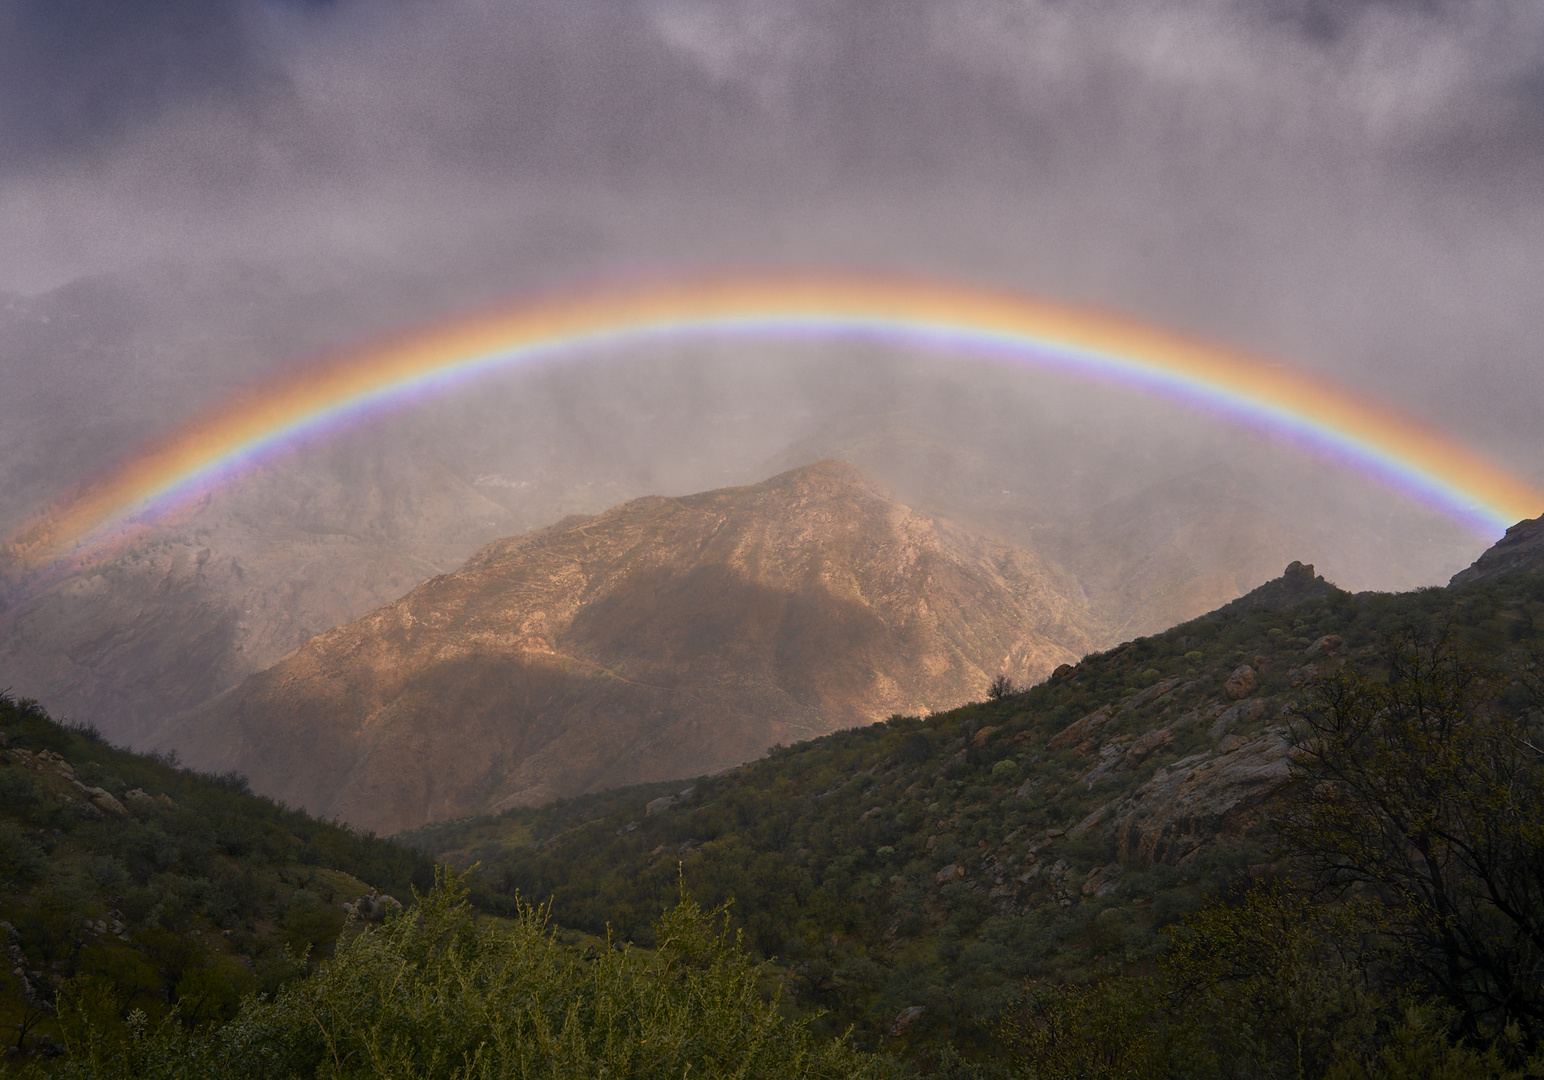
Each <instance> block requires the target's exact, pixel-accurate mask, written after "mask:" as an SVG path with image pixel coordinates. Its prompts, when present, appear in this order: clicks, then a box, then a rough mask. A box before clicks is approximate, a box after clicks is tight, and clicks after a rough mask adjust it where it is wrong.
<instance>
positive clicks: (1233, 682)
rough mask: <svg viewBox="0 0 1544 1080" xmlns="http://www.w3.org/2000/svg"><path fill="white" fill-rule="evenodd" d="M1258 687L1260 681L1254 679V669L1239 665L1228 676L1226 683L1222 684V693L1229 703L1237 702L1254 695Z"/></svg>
mask: <svg viewBox="0 0 1544 1080" xmlns="http://www.w3.org/2000/svg"><path fill="white" fill-rule="evenodd" d="M1258 685H1260V680H1259V678H1258V677H1256V675H1255V670H1254V668H1252V667H1250V666H1249V665H1248V664H1240V665H1239V666H1238V667H1236V668H1234V669H1233V674H1232V675H1229V676H1228V681H1227V682H1225V683H1223V684H1222V692H1223V693H1224V694H1226V695H1227V697H1228V700H1229V701H1237V700H1238V699H1239V698H1246V697H1248V696H1249V695H1250V694H1252V693H1254V691H1255V687H1256V686H1258Z"/></svg>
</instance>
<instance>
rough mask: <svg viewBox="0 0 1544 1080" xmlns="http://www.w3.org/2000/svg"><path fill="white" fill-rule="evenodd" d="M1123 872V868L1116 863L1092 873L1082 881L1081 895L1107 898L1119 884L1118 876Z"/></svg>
mask: <svg viewBox="0 0 1544 1080" xmlns="http://www.w3.org/2000/svg"><path fill="white" fill-rule="evenodd" d="M1123 872H1124V868H1123V867H1122V866H1121V864H1120V863H1118V862H1115V863H1110V865H1108V866H1101V867H1099V869H1097V870H1094V871H1092V872H1091V873H1090V874H1089V875H1088V876H1087V877H1086V878H1084V879H1083V890H1082V891H1083V895H1084V896H1109V895H1110V894H1111V893H1112V892H1114V891H1115V887H1116V885H1118V884H1120V876H1121V874H1122V873H1123Z"/></svg>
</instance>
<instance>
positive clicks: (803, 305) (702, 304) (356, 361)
mask: <svg viewBox="0 0 1544 1080" xmlns="http://www.w3.org/2000/svg"><path fill="white" fill-rule="evenodd" d="M713 339H723V340H739V339H763V340H765V339H785V340H800V339H810V340H818V341H832V340H844V339H845V340H858V341H866V342H873V343H878V344H882V345H886V346H893V347H897V348H902V349H906V350H911V351H926V352H934V353H939V354H942V355H947V356H958V357H968V358H972V359H978V360H981V359H985V360H995V361H1001V362H1006V363H1011V364H1018V365H1022V366H1025V367H1028V368H1040V369H1049V370H1057V371H1061V372H1066V373H1070V374H1072V375H1076V376H1081V377H1085V378H1093V379H1104V380H1109V381H1111V382H1114V383H1118V384H1120V385H1123V386H1129V387H1133V388H1138V389H1142V390H1146V391H1148V392H1151V393H1155V394H1158V395H1161V396H1163V397H1165V398H1168V399H1170V400H1173V401H1177V402H1179V403H1181V404H1184V405H1186V406H1188V407H1191V408H1197V409H1201V410H1204V411H1206V412H1208V413H1210V414H1213V415H1221V416H1223V417H1226V418H1228V419H1231V420H1233V421H1234V422H1237V423H1242V424H1244V425H1247V426H1252V427H1255V428H1259V429H1263V430H1265V431H1269V432H1271V433H1273V434H1276V435H1280V436H1285V437H1287V438H1290V439H1292V440H1294V441H1296V442H1298V443H1299V444H1301V445H1304V446H1306V447H1307V448H1308V449H1310V450H1311V451H1313V452H1316V453H1318V454H1319V455H1321V456H1323V457H1326V458H1329V459H1332V460H1334V461H1336V462H1338V463H1340V464H1342V465H1344V466H1348V467H1350V468H1353V469H1356V470H1358V471H1360V472H1362V473H1364V474H1367V475H1369V476H1371V477H1373V478H1375V479H1376V480H1378V481H1379V482H1381V483H1383V484H1385V485H1387V486H1389V487H1391V488H1394V489H1396V490H1398V491H1400V492H1402V493H1404V494H1405V495H1407V496H1409V497H1412V498H1415V499H1417V500H1419V501H1421V502H1423V503H1425V504H1427V505H1429V506H1431V507H1433V508H1435V509H1437V510H1439V511H1441V512H1443V513H1445V514H1447V515H1449V516H1451V517H1452V518H1454V519H1456V520H1458V521H1459V522H1461V523H1463V524H1465V525H1467V526H1469V527H1470V528H1473V529H1474V530H1476V531H1477V532H1481V533H1486V534H1490V535H1498V534H1499V532H1500V531H1502V530H1504V529H1505V528H1506V527H1507V526H1508V525H1510V524H1512V523H1514V522H1516V521H1518V520H1520V519H1522V518H1525V517H1531V516H1534V515H1536V514H1538V513H1540V512H1541V511H1544V493H1541V492H1539V491H1538V490H1536V489H1535V488H1533V487H1532V486H1530V485H1529V484H1527V483H1526V482H1524V481H1523V480H1521V479H1520V478H1518V477H1516V476H1514V475H1512V474H1511V473H1509V472H1507V471H1506V470H1504V469H1502V468H1500V467H1498V466H1496V465H1494V464H1492V463H1491V462H1489V461H1487V460H1485V459H1484V458H1483V457H1481V456H1480V455H1479V454H1477V453H1475V452H1474V451H1473V450H1471V449H1469V448H1467V447H1465V446H1463V445H1462V444H1461V443H1459V442H1458V441H1456V440H1455V439H1453V438H1451V437H1449V436H1446V435H1444V434H1442V433H1440V432H1438V431H1436V430H1435V429H1433V428H1431V427H1429V426H1427V425H1424V424H1421V423H1419V422H1417V421H1415V420H1413V419H1410V418H1408V417H1404V416H1401V415H1399V414H1398V413H1397V412H1395V411H1394V410H1392V409H1389V408H1387V407H1385V406H1382V405H1380V404H1377V403H1376V402H1373V401H1370V400H1367V399H1365V398H1363V397H1360V396H1358V395H1356V394H1354V393H1352V392H1350V391H1348V390H1345V389H1343V388H1341V387H1338V386H1336V385H1334V384H1333V383H1332V382H1330V381H1329V380H1326V379H1324V378H1322V377H1320V376H1317V375H1313V374H1309V373H1307V372H1303V371H1298V370H1294V369H1292V368H1290V367H1287V366H1284V365H1281V364H1277V363H1269V362H1266V361H1263V360H1260V359H1256V358H1253V357H1250V356H1248V355H1245V354H1243V353H1241V352H1236V351H1232V350H1228V349H1224V348H1221V347H1218V346H1216V345H1212V344H1208V343H1206V342H1202V341H1198V340H1194V339H1190V338H1187V337H1184V336H1182V335H1179V334H1175V333H1171V332H1169V331H1166V330H1162V329H1158V328H1156V327H1151V326H1146V325H1143V324H1140V323H1137V322H1135V321H1132V320H1129V319H1126V318H1124V317H1121V316H1117V315H1113V314H1110V313H1106V312H1101V311H1095V310H1089V309H1082V308H1075V307H1068V306H1061V305H1056V304H1049V303H1045V302H1042V301H1038V300H1034V299H1030V298H1027V297H1022V296H1015V295H1012V294H1007V293H1001V292H995V291H991V290H987V289H980V288H973V287H968V286H961V285H957V284H945V283H938V282H931V281H921V280H914V279H887V278H880V277H821V276H812V275H787V276H765V277H718V278H712V277H701V278H693V279H688V280H682V281H677V282H674V283H671V284H666V285H655V286H648V287H627V288H614V289H609V290H605V289H603V290H598V291H595V292H592V293H589V294H586V295H579V296H575V297H571V298H564V299H556V300H553V299H546V300H541V301H537V302H533V303H530V304H527V305H516V306H512V307H510V308H508V309H506V310H503V311H498V312H493V313H482V314H478V315H475V316H470V317H466V318H463V319H460V320H457V321H453V322H449V323H445V324H442V325H439V326H435V327H431V328H427V329H423V330H420V331H417V332H414V333H410V334H406V335H403V336H400V337H397V338H394V339H391V340H386V341H378V342H375V343H373V344H371V345H367V346H365V347H362V348H360V349H358V350H355V351H353V352H351V353H348V354H345V355H343V356H340V357H337V358H335V359H332V360H328V361H325V362H319V363H316V364H314V365H312V366H310V367H308V368H306V369H304V370H302V371H299V372H292V373H290V374H288V375H287V376H285V377H283V378H280V379H278V380H275V381H270V382H268V383H265V384H261V385H258V386H255V387H253V388H251V389H249V390H248V391H247V392H246V393H244V394H242V395H239V396H238V397H237V398H235V399H233V400H231V401H228V402H226V403H224V404H222V405H220V406H217V407H216V408H214V409H211V410H209V411H208V412H206V413H204V414H203V415H202V416H200V417H198V418H196V419H195V420H194V421H193V422H191V423H189V424H187V425H185V426H183V427H181V428H179V429H177V430H175V431H173V432H171V433H170V434H168V435H167V436H165V437H164V438H162V439H160V440H157V441H156V442H155V443H154V444H152V445H150V446H148V447H146V448H144V449H143V450H141V451H140V452H139V453H137V454H135V455H133V456H131V457H130V458H128V459H127V460H125V461H123V462H122V463H120V464H119V465H117V466H116V467H114V468H113V469H111V470H109V471H108V472H107V473H106V474H104V475H103V476H102V477H101V478H100V479H99V480H98V481H97V482H96V483H94V484H92V485H90V486H89V487H87V488H86V489H84V490H83V491H82V492H80V493H79V494H78V495H77V496H75V497H74V498H73V499H71V500H69V501H68V502H66V503H64V504H61V505H59V506H56V507H55V508H53V509H52V510H51V511H50V512H49V513H48V514H47V515H46V516H45V518H43V519H40V520H39V523H38V525H37V526H36V527H35V528H34V529H33V530H32V534H33V539H32V541H31V542H29V543H27V544H25V545H24V546H26V547H27V548H30V549H31V550H32V551H33V552H35V553H36V554H37V555H38V556H40V557H55V556H58V555H61V554H64V553H66V552H68V551H70V550H72V549H79V548H81V547H82V546H87V545H89V544H91V543H92V542H93V540H94V538H96V537H98V536H99V535H101V534H102V533H103V532H104V530H110V529H111V528H113V527H114V526H115V524H117V523H121V522H123V521H126V520H129V519H137V518H143V517H144V516H145V515H147V514H148V515H154V514H156V513H159V512H163V511H164V510H166V509H168V508H170V507H172V506H175V505H178V504H180V503H183V502H185V501H186V500H187V499H189V498H192V497H195V496H197V495H199V494H202V493H203V492H206V491H208V490H210V488H211V487H217V486H219V485H221V484H223V483H227V482H229V481H230V480H232V479H233V478H235V477H237V476H239V475H241V474H242V473H243V472H244V471H246V470H248V469H251V468H253V467H255V466H256V465H258V464H260V463H261V462H262V461H264V460H267V459H268V458H269V457H270V456H271V455H273V454H274V453H277V452H279V451H281V450H282V449H284V448H286V447H289V446H291V445H293V444H295V443H296V442H298V441H301V440H304V439H307V438H314V437H316V436H318V435H323V434H325V433H326V432H327V431H329V430H331V429H335V428H342V427H345V426H348V425H350V424H353V423H357V422H359V421H361V420H362V419H363V418H365V417H367V416H368V415H370V414H372V413H373V412H374V411H375V410H377V409H380V408H384V407H387V406H391V405H396V404H400V403H402V402H404V401H407V402H412V401H414V400H419V399H423V398H427V397H429V396H432V395H436V394H439V393H443V392H445V391H447V390H449V389H452V388H454V387H456V386H458V385H461V384H464V383H466V382H468V381H472V380H475V379H477V378H478V377H480V376H483V375H486V374H488V373H491V372H494V371H501V370H507V369H510V368H512V367H518V366H520V365H522V364H532V363H537V362H541V361H552V360H565V359H569V358H579V357H583V356H594V355H599V354H612V353H616V352H621V351H625V350H627V349H632V348H638V347H639V346H643V345H649V344H661V343H663V344H670V343H682V344H684V343H687V342H691V341H703V340H713ZM45 521H46V524H44V522H45ZM45 534H46V535H45ZM21 535H25V534H19V536H21Z"/></svg>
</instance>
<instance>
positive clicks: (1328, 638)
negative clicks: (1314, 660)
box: [1303, 634, 1346, 656]
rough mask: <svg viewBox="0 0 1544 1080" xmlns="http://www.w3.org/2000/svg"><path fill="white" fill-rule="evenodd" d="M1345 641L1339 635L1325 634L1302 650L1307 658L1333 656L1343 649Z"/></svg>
mask: <svg viewBox="0 0 1544 1080" xmlns="http://www.w3.org/2000/svg"><path fill="white" fill-rule="evenodd" d="M1345 644H1346V639H1345V638H1343V637H1341V636H1340V635H1339V634H1325V635H1324V636H1323V637H1321V638H1319V639H1318V640H1317V641H1315V642H1314V643H1313V644H1312V645H1310V646H1308V648H1306V649H1304V650H1303V653H1304V654H1305V655H1307V656H1334V655H1335V654H1336V653H1338V652H1339V651H1340V650H1341V649H1343V648H1344V647H1345Z"/></svg>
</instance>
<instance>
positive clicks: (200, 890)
mask: <svg viewBox="0 0 1544 1080" xmlns="http://www.w3.org/2000/svg"><path fill="white" fill-rule="evenodd" d="M0 740H3V745H0V947H3V948H5V949H6V950H7V953H8V957H7V958H8V960H9V961H10V962H9V964H8V965H7V974H6V975H5V976H4V977H3V979H4V981H3V986H0V1031H4V1032H5V1035H4V1038H5V1041H6V1044H7V1045H8V1046H9V1047H10V1054H9V1057H10V1058H11V1059H13V1060H14V1059H17V1058H25V1057H28V1056H32V1055H35V1054H38V1053H40V1052H41V1053H43V1054H45V1055H46V1054H48V1053H50V1052H52V1049H53V1048H56V1047H57V1045H58V1039H59V1038H60V1029H59V1020H58V1007H59V995H60V993H61V991H62V990H63V988H65V987H67V986H70V985H72V984H78V983H80V982H81V981H82V980H84V981H85V982H88V983H89V984H90V985H91V986H92V987H93V994H94V995H95V997H94V998H93V1000H94V1001H95V1002H96V1003H97V1005H98V1007H99V1008H100V1010H102V1015H103V1016H106V1015H108V1014H111V1015H112V1016H113V1017H116V1018H117V1019H116V1020H115V1021H114V1023H120V1024H121V1023H122V1021H123V1020H124V1018H126V1017H128V1016H130V1015H132V1014H134V1013H139V1014H142V1015H143V1016H144V1017H145V1018H146V1022H147V1023H159V1022H160V1021H161V1019H162V1018H164V1017H166V1016H168V1015H170V1014H171V1013H172V1012H173V1011H174V1010H175V1012H176V1014H177V1016H178V1017H179V1022H181V1023H183V1024H188V1025H195V1026H197V1025H206V1024H214V1023H219V1022H222V1021H225V1020H229V1019H230V1018H231V1017H233V1016H234V1015H235V1014H236V1012H237V1009H238V1007H239V1005H240V1002H241V999H242V996H243V995H244V994H248V993H254V992H261V993H268V994H272V993H274V992H276V991H277V990H278V989H279V988H280V987H282V986H283V985H285V984H286V983H287V982H289V981H291V980H293V979H295V978H297V977H299V976H301V975H303V974H304V973H305V971H306V970H307V967H308V966H310V965H314V963H315V962H316V961H317V960H318V959H320V958H322V957H324V956H326V955H327V954H328V953H329V952H330V951H331V950H332V949H333V947H334V945H335V943H336V941H337V939H338V936H339V934H340V932H342V930H343V928H344V923H345V920H346V918H347V912H346V911H345V908H344V905H345V904H351V903H354V902H356V901H358V900H359V898H360V897H361V896H366V895H368V894H370V893H371V892H372V890H379V891H380V892H381V893H384V894H386V895H395V896H403V897H408V896H410V895H411V890H412V888H413V887H414V886H415V885H417V886H418V887H420V888H427V887H428V886H429V884H430V883H431V882H432V880H433V865H432V863H431V862H430V861H429V860H428V859H426V858H425V857H423V856H422V855H418V854H416V853H414V852H412V851H410V850H408V849H407V848H404V847H402V846H400V845H398V844H395V843H391V842H389V841H386V840H382V839H377V838H375V837H371V836H361V835H358V834H357V833H354V832H352V831H350V830H349V829H346V828H343V827H341V826H339V825H336V824H329V823H327V822H322V821H317V820H316V819H314V818H312V817H310V816H308V815H306V814H304V813H302V812H300V811H297V810H290V809H286V808H285V807H283V806H279V805H277V804H275V803H273V802H272V801H270V800H268V799H264V798H259V797H256V796H253V795H252V794H250V793H249V792H248V791H247V790H246V784H245V781H244V780H243V779H242V778H241V777H240V776H238V775H235V774H228V775H224V776H205V775H201V774H199V773H196V772H193V771H191V770H188V769H183V768H180V767H178V766H177V763H176V761H175V759H174V758H166V757H163V758H156V757H150V756H144V755H138V754H132V753H129V752H127V751H124V750H120V749H116V748H114V747H111V746H108V745H107V744H106V743H104V742H103V741H102V739H101V737H100V736H98V735H97V734H96V732H95V731H93V730H91V729H89V728H69V727H65V726H61V725H59V724H57V723H55V722H54V721H53V720H51V719H50V718H49V717H48V716H47V715H46V714H45V713H44V712H43V711H42V710H41V709H40V708H38V707H37V706H36V705H35V704H32V703H30V702H25V701H16V700H13V699H11V698H10V697H6V696H0ZM371 903H375V902H367V904H366V907H367V908H368V907H369V906H370V904H371ZM378 903H379V904H380V905H381V906H383V907H387V906H390V904H389V903H388V902H386V901H379V902H378Z"/></svg>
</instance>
